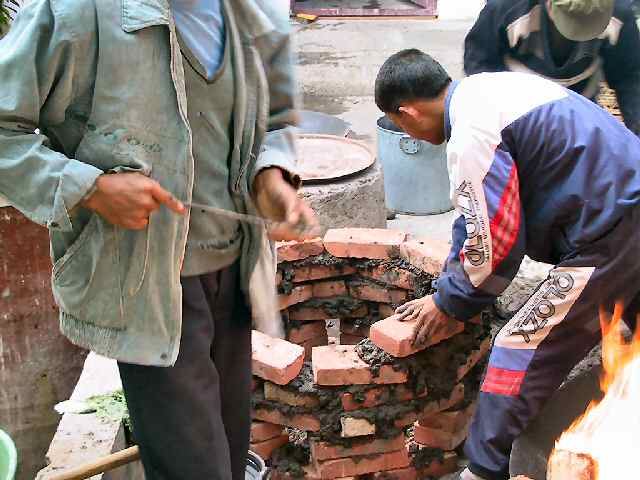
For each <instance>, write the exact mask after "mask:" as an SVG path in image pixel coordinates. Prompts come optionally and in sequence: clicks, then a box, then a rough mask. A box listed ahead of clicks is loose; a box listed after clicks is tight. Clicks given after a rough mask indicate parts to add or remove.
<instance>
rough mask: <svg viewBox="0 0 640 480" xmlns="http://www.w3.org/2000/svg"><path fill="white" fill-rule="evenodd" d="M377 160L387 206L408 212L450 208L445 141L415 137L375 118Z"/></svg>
mask: <svg viewBox="0 0 640 480" xmlns="http://www.w3.org/2000/svg"><path fill="white" fill-rule="evenodd" d="M378 159H379V160H380V163H381V164H382V169H383V171H384V189H385V198H386V203H387V208H388V209H390V210H393V211H394V212H396V213H403V214H408V215H433V214H437V213H444V212H448V211H449V210H451V209H452V208H453V207H452V205H451V200H450V198H449V175H448V173H447V156H446V144H444V143H443V144H442V145H432V144H430V143H429V142H425V141H422V140H416V139H415V138H412V137H410V136H409V135H407V134H406V133H404V132H403V131H401V130H400V129H399V128H398V127H396V126H395V125H394V124H393V122H391V120H389V118H388V117H386V116H384V117H381V118H379V119H378Z"/></svg>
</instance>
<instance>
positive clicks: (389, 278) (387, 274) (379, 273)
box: [360, 265, 416, 290]
mask: <svg viewBox="0 0 640 480" xmlns="http://www.w3.org/2000/svg"><path fill="white" fill-rule="evenodd" d="M360 275H361V276H363V277H366V278H372V279H374V280H377V281H379V282H382V283H385V284H387V285H393V286H394V287H398V288H404V289H406V290H413V289H414V288H415V284H416V275H415V274H414V273H411V272H410V271H408V270H405V269H403V268H398V267H389V266H385V265H378V266H377V267H374V268H368V269H364V270H360Z"/></svg>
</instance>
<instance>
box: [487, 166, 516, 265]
mask: <svg viewBox="0 0 640 480" xmlns="http://www.w3.org/2000/svg"><path fill="white" fill-rule="evenodd" d="M519 189H520V183H519V182H518V169H517V168H516V167H515V165H514V166H513V167H512V168H511V174H510V175H509V180H508V181H507V185H506V187H505V189H504V193H503V194H502V198H501V199H500V206H499V207H498V210H497V211H496V214H495V216H494V217H493V220H492V221H491V226H490V228H491V237H492V245H493V261H492V265H491V267H492V268H493V269H494V270H495V268H496V266H498V265H499V264H500V262H502V260H504V259H505V257H506V256H507V255H509V252H510V251H511V247H513V244H514V243H515V241H516V238H517V237H518V230H519V229H520V190H519Z"/></svg>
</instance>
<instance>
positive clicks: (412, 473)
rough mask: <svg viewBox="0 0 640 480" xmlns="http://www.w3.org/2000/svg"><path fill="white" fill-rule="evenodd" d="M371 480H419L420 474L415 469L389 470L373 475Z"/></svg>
mask: <svg viewBox="0 0 640 480" xmlns="http://www.w3.org/2000/svg"><path fill="white" fill-rule="evenodd" d="M370 480H418V472H417V470H416V469H415V467H406V468H400V469H397V470H387V471H385V472H375V473H373V474H372V475H371V478H370Z"/></svg>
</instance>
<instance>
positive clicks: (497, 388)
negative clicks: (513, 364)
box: [481, 367, 527, 397]
mask: <svg viewBox="0 0 640 480" xmlns="http://www.w3.org/2000/svg"><path fill="white" fill-rule="evenodd" d="M526 373H527V372H526V371H518V370H506V369H504V368H495V367H489V368H488V369H487V375H486V376H485V377H484V381H483V382H482V388H481V390H482V391H483V392H485V393H495V394H498V395H508V396H511V397H515V396H516V395H518V394H519V393H520V386H521V385H522V381H523V380H524V376H525V374H526Z"/></svg>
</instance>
